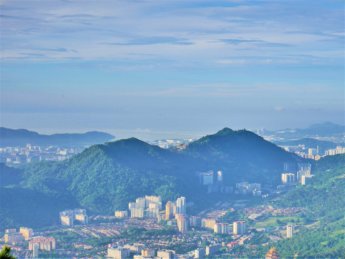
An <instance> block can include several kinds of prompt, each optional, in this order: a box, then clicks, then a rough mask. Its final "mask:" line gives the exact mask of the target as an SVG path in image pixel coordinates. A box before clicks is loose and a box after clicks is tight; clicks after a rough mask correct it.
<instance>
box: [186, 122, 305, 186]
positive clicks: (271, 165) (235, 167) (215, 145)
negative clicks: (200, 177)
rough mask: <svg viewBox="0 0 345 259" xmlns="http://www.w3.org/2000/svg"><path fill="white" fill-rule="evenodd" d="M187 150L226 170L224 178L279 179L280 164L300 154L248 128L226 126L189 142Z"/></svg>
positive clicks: (295, 158)
mask: <svg viewBox="0 0 345 259" xmlns="http://www.w3.org/2000/svg"><path fill="white" fill-rule="evenodd" d="M186 152H187V153H188V154H190V155H192V156H194V157H197V158H199V159H201V160H204V161H207V164H208V165H209V166H211V167H212V168H221V169H223V170H224V171H225V174H224V177H225V180H226V181H227V182H229V183H230V182H232V183H233V182H234V181H235V182H239V181H243V180H252V181H258V182H261V183H266V184H269V183H270V184H273V183H278V182H279V179H280V174H281V171H282V169H283V164H284V163H285V162H286V163H291V162H296V161H299V160H300V158H299V157H297V156H296V155H294V154H292V153H287V152H286V151H284V150H283V149H281V148H280V147H277V146H276V145H274V144H272V143H270V142H268V141H266V140H264V139H263V138H262V137H260V136H258V135H256V134H254V133H253V132H250V131H247V130H239V131H233V130H231V129H229V128H224V129H223V130H221V131H219V132H217V133H216V134H214V135H209V136H206V137H203V138H201V139H199V140H197V141H195V142H192V143H191V144H190V145H189V146H188V147H187V149H186Z"/></svg>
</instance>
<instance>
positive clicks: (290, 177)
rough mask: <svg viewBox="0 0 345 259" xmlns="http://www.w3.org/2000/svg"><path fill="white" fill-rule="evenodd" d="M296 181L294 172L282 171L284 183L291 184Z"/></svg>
mask: <svg viewBox="0 0 345 259" xmlns="http://www.w3.org/2000/svg"><path fill="white" fill-rule="evenodd" d="M294 182H295V174H293V173H282V183H283V184H291V183H294Z"/></svg>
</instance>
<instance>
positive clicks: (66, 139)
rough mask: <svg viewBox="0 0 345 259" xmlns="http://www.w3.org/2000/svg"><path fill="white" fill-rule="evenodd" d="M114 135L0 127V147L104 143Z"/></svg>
mask: <svg viewBox="0 0 345 259" xmlns="http://www.w3.org/2000/svg"><path fill="white" fill-rule="evenodd" d="M114 138H115V137H114V136H112V135H110V134H108V133H104V132H98V131H90V132H86V133H62V134H52V135H44V134H40V133H37V132H35V131H30V130H27V129H9V128H5V127H0V147H7V146H8V147H15V146H26V145H27V144H31V145H37V146H59V147H84V146H91V145H94V144H100V143H105V142H107V141H111V140H113V139H114Z"/></svg>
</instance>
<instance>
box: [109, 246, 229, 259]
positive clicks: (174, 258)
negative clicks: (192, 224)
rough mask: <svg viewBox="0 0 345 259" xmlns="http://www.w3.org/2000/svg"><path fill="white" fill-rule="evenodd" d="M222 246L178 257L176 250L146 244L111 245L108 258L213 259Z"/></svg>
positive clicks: (205, 248) (203, 248) (196, 250)
mask: <svg viewBox="0 0 345 259" xmlns="http://www.w3.org/2000/svg"><path fill="white" fill-rule="evenodd" d="M221 247H222V246H221V245H220V244H210V245H207V246H206V247H200V248H197V249H195V250H192V251H190V252H188V253H186V254H184V255H178V254H176V252H175V251H174V250H169V249H155V248H148V247H146V246H145V245H144V244H140V243H134V244H133V245H109V246H108V249H107V258H111V259H124V258H133V259H150V258H151V259H179V258H181V259H187V258H188V259H192V258H195V259H196V258H204V257H206V256H208V257H212V256H214V255H215V254H216V253H218V252H219V250H220V249H221Z"/></svg>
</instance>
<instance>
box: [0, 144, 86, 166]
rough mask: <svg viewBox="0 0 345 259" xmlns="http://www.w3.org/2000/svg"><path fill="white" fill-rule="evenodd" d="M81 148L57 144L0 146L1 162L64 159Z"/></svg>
mask: <svg viewBox="0 0 345 259" xmlns="http://www.w3.org/2000/svg"><path fill="white" fill-rule="evenodd" d="M80 152H81V149H80V148H61V147H57V146H48V147H43V146H33V145H30V144H28V145H26V146H25V147H0V162H2V163H6V164H7V165H20V164H25V163H31V162H39V161H45V160H46V161H62V160H65V159H67V158H70V157H71V156H73V155H75V154H77V153H80Z"/></svg>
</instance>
